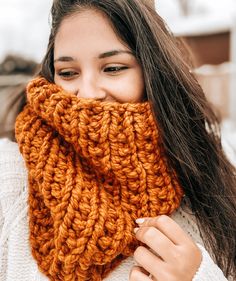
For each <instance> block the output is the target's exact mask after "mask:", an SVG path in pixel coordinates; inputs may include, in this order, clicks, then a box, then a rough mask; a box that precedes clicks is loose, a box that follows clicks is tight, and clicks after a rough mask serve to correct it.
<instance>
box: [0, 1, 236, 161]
mask: <svg viewBox="0 0 236 281" xmlns="http://www.w3.org/2000/svg"><path fill="white" fill-rule="evenodd" d="M181 2H182V3H184V2H185V3H187V8H188V15H185V16H183V10H182V8H181V5H180V3H181ZM51 4H52V0H40V1H39V0H0V63H1V61H2V60H3V59H4V57H5V56H6V55H7V54H15V55H21V56H23V57H25V58H26V59H33V60H35V61H36V62H40V61H41V59H42V57H43V55H44V53H45V51H46V46H47V40H48V36H49V30H50V7H51ZM156 9H157V11H158V13H159V14H160V15H161V16H162V17H163V18H164V19H165V21H166V22H167V24H168V25H169V27H170V29H171V30H172V31H173V32H174V33H175V34H177V35H188V34H198V33H199V34H203V33H204V32H209V31H210V32H217V31H220V30H222V31H224V30H229V29H235V34H236V0H157V1H156ZM235 40H236V36H235ZM233 49H234V50H233V53H234V56H235V63H236V43H235V47H234V48H233ZM235 92H236V91H235ZM235 108H236V105H235ZM222 130H223V140H224V143H225V145H226V146H227V147H228V148H227V151H229V156H230V158H231V160H232V162H234V163H235V164H236V120H233V122H232V121H230V120H229V121H226V122H225V123H223V124H222Z"/></svg>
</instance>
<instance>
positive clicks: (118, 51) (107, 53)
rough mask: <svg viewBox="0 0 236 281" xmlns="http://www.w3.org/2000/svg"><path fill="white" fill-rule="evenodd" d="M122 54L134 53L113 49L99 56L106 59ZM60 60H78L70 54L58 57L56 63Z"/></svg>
mask: <svg viewBox="0 0 236 281" xmlns="http://www.w3.org/2000/svg"><path fill="white" fill-rule="evenodd" d="M120 54H130V55H132V56H133V55H134V54H133V53H132V52H131V51H125V50H112V51H108V52H105V53H102V54H100V55H99V56H98V58H99V59H104V58H108V57H112V56H117V55H120ZM58 61H62V62H70V61H76V59H75V58H73V57H69V56H62V57H59V58H57V59H55V60H54V63H55V62H58Z"/></svg>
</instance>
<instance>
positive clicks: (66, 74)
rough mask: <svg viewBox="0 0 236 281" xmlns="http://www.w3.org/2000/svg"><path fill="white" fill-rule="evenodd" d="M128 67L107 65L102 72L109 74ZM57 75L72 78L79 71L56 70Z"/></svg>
mask: <svg viewBox="0 0 236 281" xmlns="http://www.w3.org/2000/svg"><path fill="white" fill-rule="evenodd" d="M126 69H128V67H127V66H109V67H106V68H105V69H104V72H108V73H111V74H116V73H119V72H120V71H122V70H126ZM57 74H58V75H59V76H61V77H64V78H65V79H66V78H67V79H69V78H72V76H74V75H78V74H79V73H78V72H76V71H72V70H68V71H58V73H57Z"/></svg>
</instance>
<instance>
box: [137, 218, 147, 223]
mask: <svg viewBox="0 0 236 281" xmlns="http://www.w3.org/2000/svg"><path fill="white" fill-rule="evenodd" d="M135 221H136V223H137V224H142V223H144V222H145V219H144V218H139V219H136V220H135Z"/></svg>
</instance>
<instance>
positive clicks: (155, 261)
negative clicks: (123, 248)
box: [129, 215, 202, 281]
mask: <svg viewBox="0 0 236 281" xmlns="http://www.w3.org/2000/svg"><path fill="white" fill-rule="evenodd" d="M139 220H141V222H139ZM139 220H137V223H138V224H139V228H136V229H135V233H136V237H137V239H138V240H140V241H141V242H143V243H144V244H146V245H147V248H146V247H144V246H140V247H138V248H137V249H136V251H135V252H134V259H135V260H136V262H137V263H138V265H139V266H135V267H133V268H132V270H131V272H130V278H129V280H130V281H150V280H157V281H191V280H192V279H193V277H194V275H195V273H196V271H197V270H198V268H199V266H200V264H201V259H202V255H201V251H200V249H199V248H198V247H197V245H196V244H195V243H194V242H193V240H192V239H191V238H190V237H189V236H188V235H187V234H186V233H185V232H184V231H183V230H182V228H181V227H180V226H179V225H178V224H177V223H176V222H175V221H174V220H173V219H171V218H170V217H168V216H165V215H162V216H159V217H156V218H145V219H139ZM142 220H144V222H143V221H142Z"/></svg>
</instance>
